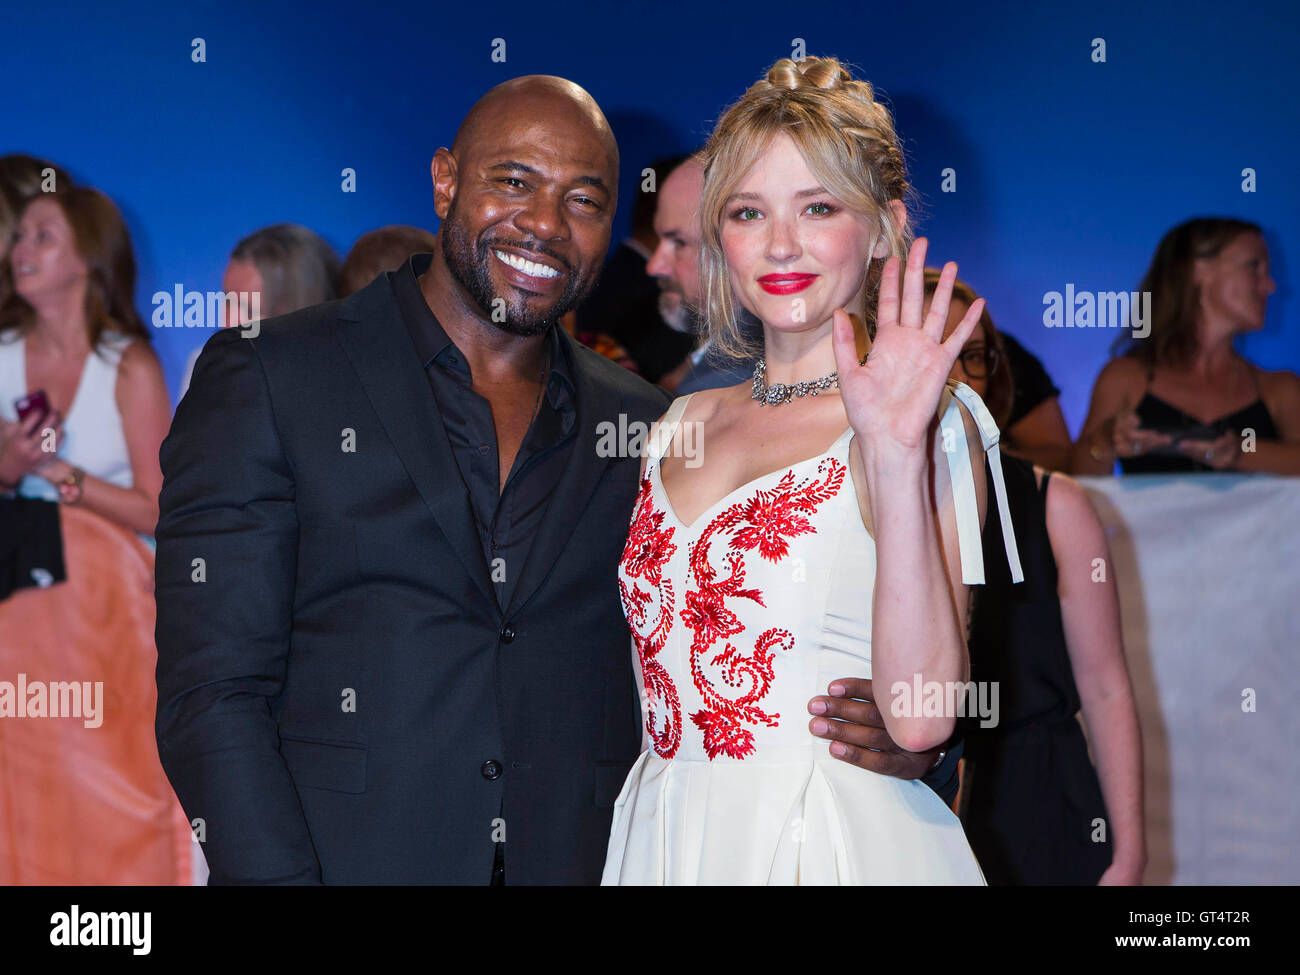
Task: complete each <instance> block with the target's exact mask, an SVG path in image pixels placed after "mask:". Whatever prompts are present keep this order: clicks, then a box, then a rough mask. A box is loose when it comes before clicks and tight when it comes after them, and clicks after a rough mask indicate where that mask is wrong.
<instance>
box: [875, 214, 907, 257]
mask: <svg viewBox="0 0 1300 975" xmlns="http://www.w3.org/2000/svg"><path fill="white" fill-rule="evenodd" d="M888 210H889V219H890V220H891V221H892V222H893V224H894V228H895V229H896V230H897V231H898V233H899V234H902V233H903V232H904V231H905V230H907V206H906V204H904V203H903V201H902V200H890V201H889V204H888ZM871 256H872V257H878V258H885V257H888V256H889V240H888V239H887V238H886V237H885V235H884V234H881V235H880V239H879V240H878V241H876V249H875V250H874V251H872V253H871Z"/></svg>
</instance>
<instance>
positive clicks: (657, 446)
mask: <svg viewBox="0 0 1300 975" xmlns="http://www.w3.org/2000/svg"><path fill="white" fill-rule="evenodd" d="M694 395H695V394H694V393H688V394H687V395H685V396H680V397H678V398H677V399H675V400H673V402H672V405H671V406H669V407H668V412H667V413H665V414H664V416H663V419H662V420H658V421H656V422H654V423H652V424H650V434H649V436H647V437H646V441H645V451H646V455H647V457H648V458H649V460H648V461H647V463H646V471H647V473H648V472H649V470H650V463H649V462H650V461H654V462H656V463H657V462H658V461H660V460H662V459H663V458H664V457H665V456H667V454H668V453H669V449H670V448H671V447H672V442H673V435H674V434H676V433H677V427H678V425H679V424H680V423H681V420H682V414H683V413H685V412H686V404H687V403H688V402H689V401H690V398H691V397H692V396H694Z"/></svg>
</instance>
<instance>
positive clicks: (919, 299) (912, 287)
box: [899, 237, 955, 328]
mask: <svg viewBox="0 0 1300 975" xmlns="http://www.w3.org/2000/svg"><path fill="white" fill-rule="evenodd" d="M928 246H929V241H927V240H926V239H925V238H924V237H918V238H916V240H915V241H914V242H913V243H912V249H911V251H910V252H909V253H908V255H907V271H906V273H905V274H904V275H903V308H902V314H901V316H900V318H899V324H901V325H902V326H903V327H904V328H920V327H921V319H922V310H923V309H924V307H925V251H926V248H927V247H928ZM954 276H955V275H954ZM949 291H950V292H951V287H950V288H949ZM936 300H937V297H936ZM947 314H948V307H947V302H946V301H945V303H944V315H945V316H946V315H947Z"/></svg>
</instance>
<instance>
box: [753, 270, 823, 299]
mask: <svg viewBox="0 0 1300 975" xmlns="http://www.w3.org/2000/svg"><path fill="white" fill-rule="evenodd" d="M817 277H818V276H817V275H816V274H789V273H787V274H764V275H763V276H762V277H761V278H759V279H758V285H759V287H760V288H762V289H763V290H764V291H766V292H767V293H768V294H770V295H792V294H794V293H795V292H796V291H802V290H803V289H804V288H806V287H808V285H810V284H812V283H813V282H814V281H816V280H817Z"/></svg>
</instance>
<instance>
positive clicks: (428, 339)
mask: <svg viewBox="0 0 1300 975" xmlns="http://www.w3.org/2000/svg"><path fill="white" fill-rule="evenodd" d="M432 258H433V255H431V254H416V255H414V256H412V257H411V258H410V259H409V260H408V261H407V262H406V263H405V264H403V265H402V266H401V267H400V268H398V269H397V270H396V271H389V272H388V279H389V282H390V283H391V285H392V287H393V293H394V294H395V295H396V296H397V301H398V304H399V306H400V308H401V310H402V318H403V319H404V320H405V322H406V327H407V328H408V329H409V330H410V332H411V339H412V340H413V341H414V343H415V349H416V352H417V353H419V356H420V363H421V365H423V366H424V371H425V374H426V375H427V376H428V377H429V386H430V388H431V389H432V391H433V397H434V400H435V401H436V402H437V404H438V412H439V413H440V414H441V415H442V422H443V425H444V426H445V427H446V428H447V438H448V440H449V441H450V442H451V449H452V453H453V455H454V456H455V458H456V466H457V467H458V468H459V469H460V476H461V479H462V480H463V481H464V482H465V487H466V489H467V490H468V492H469V498H470V505H471V506H472V508H473V510H474V518H475V521H476V522H477V523H478V533H479V539H480V540H481V541H482V544H483V557H484V559H485V560H486V562H487V564H488V568H489V570H490V571H491V573H492V582H493V588H494V589H495V591H496V597H497V603H498V605H500V607H501V609H502V611H504V610H505V609H507V608H508V606H509V604H510V595H511V593H513V592H514V587H515V582H516V581H517V580H518V578H519V573H520V570H521V569H522V568H523V565H524V560H525V559H527V557H528V551H529V549H530V548H531V546H532V540H533V538H535V537H536V535H537V531H538V528H539V527H540V525H541V522H542V519H543V518H545V517H546V509H547V506H548V505H549V504H550V502H551V494H552V487H553V486H554V485H555V484H556V483H557V482H558V481H559V479H560V473H561V472H562V471H563V470H564V466H565V464H567V463H568V459H569V455H570V454H571V453H572V450H573V443H574V440H575V439H576V428H577V415H576V408H575V402H574V385H573V379H572V375H573V371H572V369H573V367H572V364H571V363H570V362H569V361H568V350H567V349H566V347H565V346H566V343H564V342H561V341H560V337H559V335H558V334H556V331H555V330H554V329H552V330H551V331H550V332H549V333H547V336H546V342H547V344H548V346H549V348H550V362H551V366H550V370H549V373H548V375H547V378H546V394H545V396H543V397H542V402H541V405H540V407H539V409H538V413H537V416H536V417H535V418H534V419H533V422H532V425H531V426H529V428H528V432H527V433H526V434H525V435H524V440H523V443H522V444H521V445H520V447H519V453H518V455H517V456H516V457H515V461H514V466H513V467H511V469H510V476H509V477H508V478H507V480H506V484H505V488H504V490H502V489H501V474H500V462H499V458H498V456H497V437H496V426H495V424H494V423H493V422H492V407H491V405H490V404H489V403H488V401H487V400H486V399H485V398H484V397H482V396H480V395H479V394H478V393H476V392H474V390H473V388H472V386H471V377H470V371H469V363H468V362H466V360H465V355H464V353H462V352H461V351H460V349H458V348H457V347H456V344H455V343H454V342H452V340H451V339H450V338H448V336H447V333H446V332H445V331H444V330H443V328H442V325H440V324H439V323H438V319H437V318H436V317H435V316H434V314H433V312H432V311H430V309H429V305H428V303H427V302H426V301H425V300H424V294H423V293H422V292H421V291H420V282H419V281H418V280H417V279H418V277H419V275H421V274H423V273H424V272H425V271H427V270H428V269H429V265H430V263H431V262H432ZM538 381H539V383H540V382H541V375H540V374H539V375H538Z"/></svg>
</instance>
